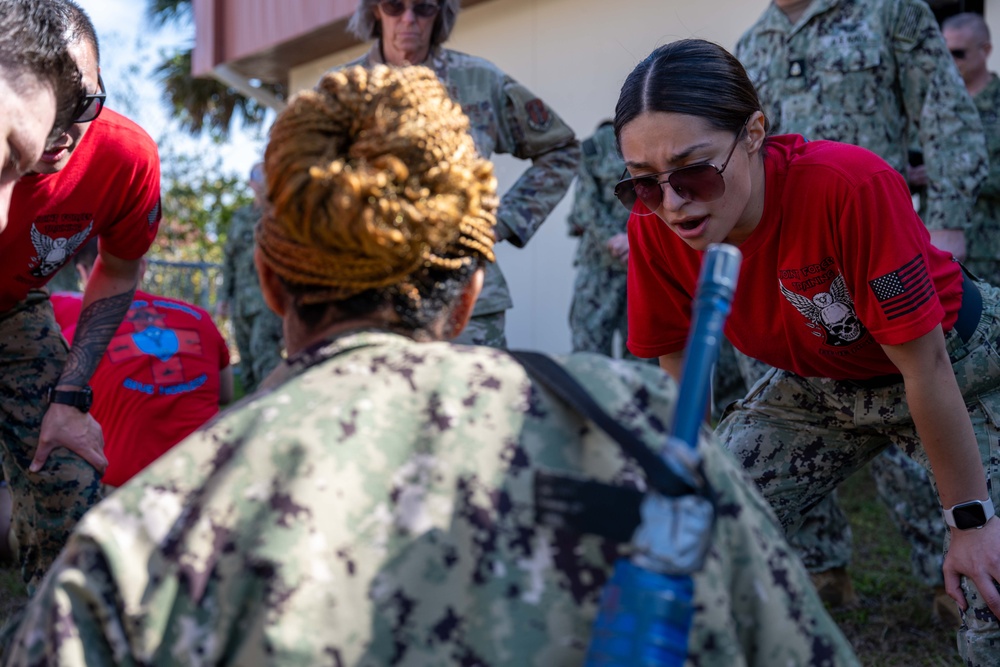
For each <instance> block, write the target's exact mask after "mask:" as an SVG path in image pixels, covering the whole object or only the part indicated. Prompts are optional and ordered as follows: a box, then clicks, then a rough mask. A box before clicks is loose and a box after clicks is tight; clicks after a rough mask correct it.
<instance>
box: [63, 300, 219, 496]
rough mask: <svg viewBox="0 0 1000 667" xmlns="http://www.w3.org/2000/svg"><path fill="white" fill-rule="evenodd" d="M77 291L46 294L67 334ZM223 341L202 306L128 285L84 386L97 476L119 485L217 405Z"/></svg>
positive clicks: (76, 310)
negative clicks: (89, 391) (96, 434)
mask: <svg viewBox="0 0 1000 667" xmlns="http://www.w3.org/2000/svg"><path fill="white" fill-rule="evenodd" d="M81 301H82V295H80V294H75V293H67V292H56V293H55V294H53V295H52V304H53V309H54V311H55V314H56V320H57V321H58V322H59V326H60V327H62V330H63V335H64V336H65V337H66V339H67V341H69V342H70V343H72V342H73V334H74V333H75V330H76V318H77V317H78V316H79V312H80V303H81ZM228 365H229V349H228V348H227V347H226V343H225V341H224V340H223V338H222V334H220V333H219V330H218V328H217V327H216V326H215V323H214V322H213V321H212V318H211V316H209V314H208V312H206V311H205V310H203V309H202V308H199V307H197V306H194V305H192V304H190V303H186V302H184V301H179V300H177V299H168V298H166V297H160V296H156V295H153V294H149V293H147V292H142V291H136V293H135V298H134V300H133V302H132V307H131V308H130V309H129V311H128V314H126V315H125V320H124V321H123V322H122V324H121V326H120V327H118V331H117V332H116V333H115V336H114V338H112V340H111V343H110V344H109V345H108V350H107V352H106V353H105V354H104V358H103V359H101V363H100V365H99V366H98V367H97V371H95V373H94V376H93V378H91V386H92V387H93V389H94V403H93V406H92V408H91V413H92V414H93V415H94V419H96V420H97V421H98V423H100V425H101V428H102V429H103V430H104V454H105V456H107V458H108V469H107V470H106V471H105V473H104V478H103V480H102V481H103V482H104V483H105V484H110V485H112V486H121V485H122V484H124V483H125V482H126V481H128V480H129V479H130V478H131V477H132V476H133V475H135V474H136V473H137V472H139V471H140V470H142V469H143V468H145V467H146V466H147V465H149V464H150V463H152V462H153V461H155V460H156V459H157V458H158V457H159V456H160V455H162V454H163V453H164V452H166V451H167V450H168V449H170V448H171V447H173V446H174V445H175V444H177V443H178V442H180V441H181V440H183V439H184V438H185V437H187V436H188V435H189V434H190V433H191V432H193V431H195V430H196V429H198V428H199V427H200V426H202V425H203V424H204V423H205V422H207V421H208V420H209V419H211V418H212V417H213V416H215V414H216V413H217V412H218V411H219V373H220V371H222V370H223V369H224V368H226V367H227V366H228Z"/></svg>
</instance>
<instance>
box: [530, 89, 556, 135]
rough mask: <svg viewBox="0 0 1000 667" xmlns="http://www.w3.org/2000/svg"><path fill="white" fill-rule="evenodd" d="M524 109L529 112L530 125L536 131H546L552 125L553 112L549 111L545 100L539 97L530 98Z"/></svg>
mask: <svg viewBox="0 0 1000 667" xmlns="http://www.w3.org/2000/svg"><path fill="white" fill-rule="evenodd" d="M524 110H525V111H526V112H527V114H528V127H530V128H531V129H532V130H535V131H536V132H544V131H545V130H547V129H549V128H550V127H551V126H552V114H550V113H549V109H548V107H546V106H545V102H542V101H541V100H540V99H539V98H537V97H536V98H534V99H532V100H529V101H528V102H527V103H526V104H525V105H524Z"/></svg>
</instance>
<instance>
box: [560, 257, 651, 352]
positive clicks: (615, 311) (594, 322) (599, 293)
mask: <svg viewBox="0 0 1000 667" xmlns="http://www.w3.org/2000/svg"><path fill="white" fill-rule="evenodd" d="M627 277H628V276H627V274H626V273H625V269H624V267H622V268H614V267H608V266H600V265H598V266H581V267H580V268H579V269H578V270H577V272H576V280H575V281H574V283H573V301H572V302H571V303H570V307H569V328H570V332H571V335H572V339H573V351H574V352H595V353H597V354H603V355H604V356H607V357H613V356H615V355H614V347H613V343H614V337H615V333H616V332H617V333H618V335H619V336H621V340H622V357H623V358H625V359H637V358H638V357H636V356H635V355H633V354H632V353H631V352H629V351H628V349H627V348H626V347H625V341H626V340H628V310H627V308H626V305H627V304H626V298H625V284H626V280H627Z"/></svg>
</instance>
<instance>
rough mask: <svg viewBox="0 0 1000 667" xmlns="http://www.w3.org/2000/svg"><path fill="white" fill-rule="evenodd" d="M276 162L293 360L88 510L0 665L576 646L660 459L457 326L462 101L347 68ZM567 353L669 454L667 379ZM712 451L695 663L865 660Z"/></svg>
mask: <svg viewBox="0 0 1000 667" xmlns="http://www.w3.org/2000/svg"><path fill="white" fill-rule="evenodd" d="M266 174H267V195H268V207H267V210H266V212H265V216H264V218H263V220H262V221H261V222H260V224H259V227H258V231H257V238H258V249H257V255H256V259H257V264H258V267H259V269H260V274H261V285H262V288H263V290H264V294H265V295H266V297H267V301H268V303H269V304H270V306H271V307H272V308H273V309H274V310H275V311H276V312H278V313H279V314H280V315H281V317H282V319H283V321H284V325H285V335H286V340H287V344H288V350H289V353H290V354H291V360H290V361H291V363H290V364H289V366H288V369H289V376H288V377H287V378H286V379H285V381H284V382H283V383H282V384H280V385H279V386H276V387H274V388H272V389H270V390H262V391H259V392H258V393H257V394H255V395H254V396H252V397H250V398H249V399H247V400H245V401H244V402H243V403H242V404H240V405H238V406H237V407H235V408H234V409H231V410H229V411H228V412H226V413H223V414H222V415H221V416H220V417H219V418H218V419H216V420H215V422H214V423H212V424H210V425H208V426H207V427H206V428H205V429H203V430H202V431H200V432H197V433H195V434H194V435H193V436H191V437H190V438H189V439H188V440H186V441H184V442H182V443H181V444H179V445H177V446H176V447H175V448H174V449H172V450H171V451H169V452H167V454H165V455H164V456H163V457H162V458H160V459H159V460H158V461H157V462H156V463H154V464H153V465H152V466H151V467H149V468H147V469H146V470H145V471H143V472H142V473H140V474H139V475H137V476H136V477H134V478H133V479H132V480H131V481H130V482H129V483H127V484H125V485H124V486H122V487H121V488H120V489H119V490H118V491H117V492H115V494H114V495H112V496H111V497H109V498H108V499H107V500H105V501H104V502H103V503H102V504H101V505H100V506H98V507H97V508H95V509H93V510H91V511H90V512H89V513H88V514H87V516H86V517H85V518H84V520H83V522H82V523H81V524H80V525H79V526H78V528H77V531H76V533H75V534H74V536H73V537H72V539H71V540H70V543H69V545H68V546H67V548H66V549H65V550H64V551H63V553H62V555H61V557H60V558H59V560H58V561H57V563H56V564H55V566H54V567H53V569H52V570H51V571H50V574H49V576H48V577H47V578H46V580H45V583H44V585H43V587H42V589H41V590H39V592H38V593H37V594H36V595H35V596H34V597H33V599H32V600H31V602H30V603H29V605H28V607H27V609H26V611H25V613H24V615H23V619H22V621H21V623H20V625H19V626H18V627H17V629H16V634H14V636H13V637H9V640H10V641H8V643H7V646H6V649H7V653H6V655H5V656H4V657H5V659H6V661H5V662H4V664H5V665H37V664H48V665H57V664H58V665H80V666H82V665H85V664H86V665H88V666H91V665H119V664H142V665H177V664H184V665H188V664H212V665H235V664H239V665H255V664H269V665H283V666H284V665H293V666H294V665H310V666H311V665H320V664H333V665H342V666H348V665H351V666H361V665H364V666H366V667H378V666H382V665H442V666H448V665H477V666H484V667H494V666H501V665H503V666H509V667H515V666H516V667H522V666H524V665H546V666H552V667H563V666H566V667H569V666H572V665H580V664H582V662H583V659H584V654H585V651H586V649H587V646H588V643H589V641H590V633H591V626H592V623H593V621H594V617H595V614H596V603H597V598H598V594H599V593H600V591H601V588H602V586H603V584H604V582H605V580H606V579H607V578H608V576H609V574H610V571H611V567H612V563H613V561H614V560H615V559H616V558H617V557H618V556H620V555H621V554H622V553H623V552H624V550H625V549H626V548H627V544H628V531H622V530H618V526H617V524H625V525H628V524H629V522H630V521H631V523H632V527H633V528H634V524H635V523H636V521H637V518H636V517H632V519H629V518H628V516H626V515H627V512H626V511H624V509H622V508H623V507H624V506H631V507H633V508H635V501H636V500H637V499H639V498H641V497H642V490H643V489H644V488H645V482H644V477H643V474H642V472H641V471H640V469H639V468H638V466H637V465H635V464H634V463H631V462H629V461H626V460H625V458H624V457H623V455H622V454H621V453H620V450H619V449H618V447H617V446H616V445H615V444H614V443H613V442H612V441H611V440H610V438H609V437H608V436H606V435H605V434H604V433H603V432H602V431H600V430H598V429H596V428H595V427H594V426H593V425H592V424H589V423H588V422H587V421H586V420H585V419H583V418H582V417H581V416H579V415H578V414H576V413H575V412H574V411H573V410H570V409H567V406H566V405H565V404H563V403H562V402H561V401H560V400H559V399H558V398H556V397H555V396H554V395H553V394H552V393H550V392H549V391H548V390H547V389H545V388H544V387H542V386H541V385H537V384H535V383H534V382H533V381H532V380H531V379H530V378H529V376H528V374H527V373H526V371H525V369H524V367H522V366H521V365H520V364H519V363H518V362H517V361H515V359H514V357H513V356H511V355H508V354H507V353H506V352H502V351H500V350H495V349H491V348H487V347H478V346H463V345H457V344H454V343H451V342H448V341H447V339H450V338H452V337H454V336H455V335H456V334H458V333H460V332H461V330H462V327H463V326H465V323H466V322H467V321H468V319H469V316H470V314H471V311H472V304H473V302H474V301H475V297H476V294H477V292H478V290H479V288H480V286H481V285H482V278H483V266H484V265H485V264H487V263H489V262H492V261H493V243H494V241H493V234H492V230H493V227H494V225H495V224H496V209H497V205H498V200H497V197H496V179H495V178H494V175H493V168H492V166H491V164H490V163H489V162H487V161H486V160H484V159H482V158H481V157H479V155H478V153H477V151H476V148H475V145H474V143H473V140H472V138H471V137H470V135H469V122H468V120H467V118H466V117H465V115H464V114H463V113H462V112H461V111H460V109H459V107H458V105H457V104H456V103H454V102H452V101H451V99H450V98H449V96H448V94H447V92H446V91H445V89H444V87H443V86H442V85H441V83H439V81H438V79H437V78H436V77H435V75H434V73H433V72H432V71H430V70H429V69H426V68H422V67H413V68H406V69H390V68H387V67H384V66H379V67H374V68H372V69H370V70H369V69H364V68H361V67H354V68H348V69H345V70H343V71H339V72H336V73H332V74H328V75H326V76H325V77H324V78H323V79H322V81H321V82H320V84H319V86H318V87H317V89H316V90H315V91H309V92H305V93H302V94H300V95H298V96H297V97H295V98H293V99H292V101H291V102H290V103H289V106H288V108H287V109H285V110H284V111H283V112H282V113H281V114H280V115H279V117H278V119H277V121H276V122H275V125H274V127H273V128H272V130H271V136H270V142H269V144H268V148H267V152H266ZM559 363H560V364H562V366H563V368H565V369H566V371H568V372H569V373H570V374H571V375H572V376H573V377H574V378H575V379H576V380H577V381H578V382H579V383H580V384H581V385H582V386H584V387H585V388H586V391H588V392H589V393H591V394H592V396H593V397H594V399H595V400H596V401H597V402H598V403H599V404H600V405H601V406H602V407H603V409H604V410H606V411H607V412H608V413H609V414H611V415H613V416H614V418H615V419H617V420H618V421H619V422H620V423H621V424H622V426H624V427H625V428H627V429H628V430H629V431H630V432H632V433H634V434H636V437H637V438H639V439H641V441H642V442H643V443H644V444H645V445H646V446H649V447H654V448H657V449H660V448H661V447H660V445H661V443H663V442H665V439H666V432H665V429H666V424H668V422H669V417H670V414H671V412H672V410H673V406H674V401H675V398H676V387H675V385H674V384H673V383H672V382H671V380H670V379H669V378H668V376H667V375H666V374H665V373H662V372H660V371H659V370H658V369H656V368H653V367H650V366H649V365H646V364H639V363H629V362H623V361H614V360H611V359H608V358H607V357H604V356H600V355H592V354H580V355H571V356H569V357H566V358H564V359H561V360H559ZM699 451H700V453H701V455H702V458H703V462H704V474H705V477H706V478H707V479H708V480H709V482H710V483H711V485H712V488H713V489H714V491H715V493H716V494H717V496H718V500H719V502H718V517H717V520H716V521H715V524H714V527H713V540H714V545H715V546H714V547H713V548H712V549H711V550H710V552H709V554H708V557H707V559H706V563H705V566H704V569H703V571H701V572H699V573H697V574H696V575H695V591H696V593H695V605H696V611H695V614H694V619H693V624H692V628H691V631H690V636H689V637H688V651H689V656H690V657H691V662H695V661H696V662H697V664H699V665H705V666H716V667H723V666H725V667H730V666H731V665H735V664H745V665H762V666H763V665H791V664H794V665H806V664H809V665H820V664H822V665H856V664H857V661H856V660H855V658H854V656H853V654H852V653H851V649H850V646H849V645H848V644H847V642H846V640H845V639H844V637H843V636H842V635H841V634H840V633H839V631H838V630H837V629H836V626H835V625H834V623H833V621H832V620H831V619H830V617H829V616H828V615H827V614H826V612H825V611H824V609H823V605H822V603H821V602H820V601H819V599H818V598H817V597H816V595H815V592H814V591H813V590H812V588H811V587H810V585H809V580H808V576H807V574H806V572H805V570H804V569H803V568H802V566H801V565H800V564H799V562H798V561H797V559H796V558H795V557H794V556H793V555H792V554H791V552H790V550H789V547H788V545H787V543H785V542H784V540H783V539H782V537H781V534H780V530H779V528H778V526H777V524H776V523H775V522H774V520H773V518H772V516H771V514H770V512H769V510H768V509H767V506H766V504H765V503H764V501H763V499H762V498H761V497H760V496H759V495H758V494H757V493H756V492H755V491H753V490H752V489H751V488H749V487H748V485H747V483H746V482H745V481H744V480H743V477H742V475H741V472H740V470H739V469H738V468H737V466H736V464H735V462H733V461H732V460H731V459H729V458H728V457H726V456H725V455H724V454H723V453H722V451H721V450H720V448H719V447H718V445H717V444H715V443H714V441H712V440H711V439H710V438H709V437H708V436H707V432H706V437H705V438H704V439H703V441H702V442H701V447H700V449H699ZM543 473H545V474H547V476H548V478H550V479H551V478H555V477H560V478H573V479H580V478H584V479H588V480H590V481H591V482H593V484H592V486H593V487H594V488H595V489H596V490H595V492H597V493H600V494H603V495H600V496H599V497H598V498H597V499H598V500H606V501H607V502H606V505H605V508H606V509H607V511H608V512H609V513H610V514H609V515H608V516H610V517H611V521H610V522H608V523H610V524H612V525H611V526H607V525H606V526H604V528H603V529H598V527H596V526H595V525H592V524H586V525H584V524H581V525H579V526H576V527H575V528H574V529H573V530H570V529H567V528H565V527H563V528H558V529H557V528H554V527H552V525H551V524H550V523H548V522H540V520H539V519H538V518H536V511H537V510H538V509H539V506H538V504H537V502H536V496H535V492H534V491H533V489H534V485H535V482H536V481H537V480H538V479H539V478H540V477H541V476H542V474H543ZM624 497H628V498H631V502H632V505H629V502H625V501H623V500H622V499H623V498H624Z"/></svg>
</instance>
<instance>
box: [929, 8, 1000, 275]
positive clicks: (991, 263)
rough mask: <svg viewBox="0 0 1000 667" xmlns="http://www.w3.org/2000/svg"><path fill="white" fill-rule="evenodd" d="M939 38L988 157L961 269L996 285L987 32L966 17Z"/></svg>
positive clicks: (996, 143) (996, 101)
mask: <svg viewBox="0 0 1000 667" xmlns="http://www.w3.org/2000/svg"><path fill="white" fill-rule="evenodd" d="M941 33H942V34H943V35H944V41H945V43H946V44H947V45H948V51H949V52H951V57H952V58H954V59H955V65H956V66H957V67H958V73H959V74H960V75H961V76H962V80H963V81H964V82H965V88H966V90H968V91H969V94H970V95H971V96H972V102H973V103H974V104H975V105H976V110H977V111H979V117H980V118H981V119H982V121H983V132H984V133H985V134H986V148H987V150H988V152H989V156H990V175H989V177H988V178H987V179H986V181H985V182H984V183H983V187H982V188H981V189H980V190H979V197H978V198H977V199H976V205H975V208H973V210H972V227H971V228H970V229H969V231H968V246H969V252H968V256H967V257H966V260H965V267H966V268H967V269H969V270H970V271H972V272H973V273H974V274H976V276H977V277H978V278H980V279H981V280H984V281H985V282H988V283H990V284H991V285H1000V77H997V75H996V74H994V73H993V72H990V71H989V69H987V67H986V61H987V59H988V58H989V57H990V53H992V51H993V45H992V43H991V42H990V29H989V28H988V27H987V26H986V21H984V20H983V17H982V16H981V15H979V14H974V13H971V12H966V13H962V14H956V15H955V16H952V17H949V18H948V19H946V20H945V22H944V23H943V24H941Z"/></svg>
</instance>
